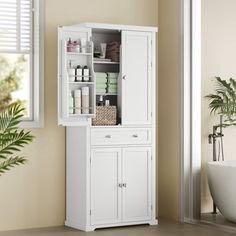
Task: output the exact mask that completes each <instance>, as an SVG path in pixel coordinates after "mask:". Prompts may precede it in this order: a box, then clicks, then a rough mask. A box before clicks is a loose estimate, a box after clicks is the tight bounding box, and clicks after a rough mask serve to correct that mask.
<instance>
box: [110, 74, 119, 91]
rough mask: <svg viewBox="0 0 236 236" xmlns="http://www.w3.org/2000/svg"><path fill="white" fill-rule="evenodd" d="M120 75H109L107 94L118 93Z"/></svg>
mask: <svg viewBox="0 0 236 236" xmlns="http://www.w3.org/2000/svg"><path fill="white" fill-rule="evenodd" d="M117 80H118V73H114V72H108V73H107V93H114V94H115V93H117Z"/></svg>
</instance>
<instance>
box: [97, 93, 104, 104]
mask: <svg viewBox="0 0 236 236" xmlns="http://www.w3.org/2000/svg"><path fill="white" fill-rule="evenodd" d="M98 106H103V96H102V95H100V96H99V101H98Z"/></svg>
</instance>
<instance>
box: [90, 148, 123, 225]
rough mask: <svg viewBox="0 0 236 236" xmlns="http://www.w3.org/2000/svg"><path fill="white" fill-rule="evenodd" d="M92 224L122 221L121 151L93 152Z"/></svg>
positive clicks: (101, 150) (102, 149) (106, 149)
mask: <svg viewBox="0 0 236 236" xmlns="http://www.w3.org/2000/svg"><path fill="white" fill-rule="evenodd" d="M91 152H92V153H91V224H92V225H99V224H109V223H117V222H120V221H121V185H120V183H121V149H119V148H96V149H92V151H91Z"/></svg>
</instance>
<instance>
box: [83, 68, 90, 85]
mask: <svg viewBox="0 0 236 236" xmlns="http://www.w3.org/2000/svg"><path fill="white" fill-rule="evenodd" d="M83 80H84V82H88V81H89V68H88V67H87V66H84V69H83Z"/></svg>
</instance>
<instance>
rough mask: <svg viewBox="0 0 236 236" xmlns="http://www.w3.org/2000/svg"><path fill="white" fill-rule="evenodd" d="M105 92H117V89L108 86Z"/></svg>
mask: <svg viewBox="0 0 236 236" xmlns="http://www.w3.org/2000/svg"><path fill="white" fill-rule="evenodd" d="M107 92H108V93H117V89H114V88H108V89H107Z"/></svg>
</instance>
